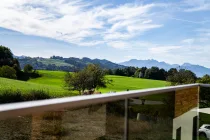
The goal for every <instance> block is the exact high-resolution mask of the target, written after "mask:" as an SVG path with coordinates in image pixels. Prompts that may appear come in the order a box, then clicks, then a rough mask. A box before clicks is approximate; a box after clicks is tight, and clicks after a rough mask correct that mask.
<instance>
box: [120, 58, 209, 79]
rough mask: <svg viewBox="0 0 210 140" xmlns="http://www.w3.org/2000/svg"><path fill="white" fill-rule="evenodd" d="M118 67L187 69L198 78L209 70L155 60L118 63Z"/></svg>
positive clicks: (133, 60) (197, 66)
mask: <svg viewBox="0 0 210 140" xmlns="http://www.w3.org/2000/svg"><path fill="white" fill-rule="evenodd" d="M120 65H124V66H134V67H140V68H141V67H147V68H151V67H153V66H155V67H159V68H163V69H165V70H169V69H170V68H179V69H187V70H191V71H192V72H194V73H195V74H196V75H197V76H198V77H202V76H203V75H205V74H209V75H210V68H206V67H203V66H200V65H193V64H190V63H184V64H183V65H178V64H168V63H166V62H159V61H157V60H153V59H149V60H137V59H131V60H129V61H126V62H122V63H120Z"/></svg>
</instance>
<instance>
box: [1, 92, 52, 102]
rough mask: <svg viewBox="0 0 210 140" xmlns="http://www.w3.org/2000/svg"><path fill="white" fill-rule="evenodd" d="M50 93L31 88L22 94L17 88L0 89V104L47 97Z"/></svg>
mask: <svg viewBox="0 0 210 140" xmlns="http://www.w3.org/2000/svg"><path fill="white" fill-rule="evenodd" d="M49 98H50V95H49V94H48V92H46V91H44V90H31V91H29V92H28V93H27V94H23V93H22V92H21V91H19V90H16V91H14V90H3V91H0V104H4V103H14V102H23V101H32V100H43V99H49Z"/></svg>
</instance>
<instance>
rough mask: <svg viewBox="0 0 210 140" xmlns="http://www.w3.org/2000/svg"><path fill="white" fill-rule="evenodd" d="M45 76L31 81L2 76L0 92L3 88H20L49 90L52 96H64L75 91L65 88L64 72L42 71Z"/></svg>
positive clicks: (25, 89) (23, 90)
mask: <svg viewBox="0 0 210 140" xmlns="http://www.w3.org/2000/svg"><path fill="white" fill-rule="evenodd" d="M40 74H42V75H43V76H42V77H40V78H37V79H30V80H29V81H27V82H25V81H19V80H12V79H6V78H0V92H1V91H2V90H20V91H22V92H23V93H27V92H28V91H29V90H44V91H48V92H49V93H50V95H51V96H56V97H62V96H69V95H72V94H74V93H71V92H69V91H68V90H65V88H64V86H63V84H62V81H63V76H64V72H60V71H59V72H54V71H40Z"/></svg>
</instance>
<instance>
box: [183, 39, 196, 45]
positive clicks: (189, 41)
mask: <svg viewBox="0 0 210 140" xmlns="http://www.w3.org/2000/svg"><path fill="white" fill-rule="evenodd" d="M194 41H195V39H193V38H188V39H184V40H182V43H187V44H192V43H194Z"/></svg>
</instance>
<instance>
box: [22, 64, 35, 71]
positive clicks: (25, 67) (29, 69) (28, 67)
mask: <svg viewBox="0 0 210 140" xmlns="http://www.w3.org/2000/svg"><path fill="white" fill-rule="evenodd" d="M32 70H33V67H32V66H31V65H30V64H26V65H25V66H24V72H25V73H31V72H32Z"/></svg>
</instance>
